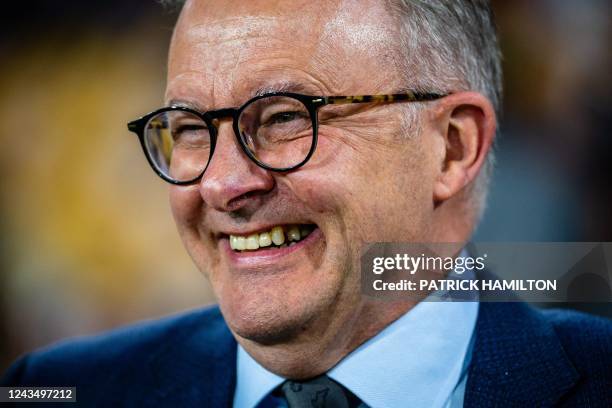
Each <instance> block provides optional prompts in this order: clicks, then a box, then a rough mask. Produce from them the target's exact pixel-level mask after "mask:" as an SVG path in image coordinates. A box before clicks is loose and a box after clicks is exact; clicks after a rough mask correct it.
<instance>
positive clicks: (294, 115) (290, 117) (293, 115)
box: [264, 111, 304, 126]
mask: <svg viewBox="0 0 612 408" xmlns="http://www.w3.org/2000/svg"><path fill="white" fill-rule="evenodd" d="M303 118H304V113H303V112H298V111H288V112H278V113H275V114H273V115H271V116H270V117H269V118H268V119H267V120H266V121H265V123H264V126H269V125H276V124H281V123H287V122H291V121H294V120H300V119H303Z"/></svg>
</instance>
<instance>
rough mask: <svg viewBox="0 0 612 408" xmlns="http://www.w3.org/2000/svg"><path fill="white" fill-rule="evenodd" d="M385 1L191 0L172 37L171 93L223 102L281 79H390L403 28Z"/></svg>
mask: <svg viewBox="0 0 612 408" xmlns="http://www.w3.org/2000/svg"><path fill="white" fill-rule="evenodd" d="M383 3H384V2H381V1H369V0H344V1H339V0H323V1H316V2H313V1H305V2H302V1H269V0H268V1H264V0H261V1H260V0H254V1H253V0H250V1H248V2H245V1H204V0H195V1H188V2H187V4H186V5H185V7H184V8H183V11H182V12H181V16H180V18H179V21H178V22H177V26H176V28H175V32H174V36H173V40H172V44H171V49H170V54H169V62H168V86H167V95H166V96H167V99H193V98H195V99H198V100H199V101H206V103H207V104H209V105H211V104H215V105H218V103H224V104H227V103H230V102H232V101H233V102H235V101H239V100H242V102H243V101H244V97H245V96H247V95H248V94H252V93H253V92H256V91H258V90H261V89H262V88H264V89H265V88H266V87H268V86H271V87H272V88H273V87H274V86H275V85H276V84H279V83H297V84H300V85H301V86H302V88H303V89H304V90H309V89H311V92H316V91H318V92H320V93H321V92H323V93H327V92H333V91H336V92H338V91H342V90H346V91H349V90H351V91H353V92H354V93H356V92H357V91H358V90H357V89H354V90H353V89H351V88H353V87H354V86H355V83H358V82H360V81H361V82H363V78H364V77H365V78H370V81H371V82H384V81H385V80H386V79H387V78H386V75H384V74H382V73H384V72H386V71H389V70H390V69H389V65H391V64H392V61H393V60H394V58H393V52H392V50H394V49H395V42H396V41H397V34H396V29H395V25H394V24H393V19H392V18H391V17H390V16H389V14H388V13H387V10H386V9H385V8H384V7H383ZM372 71H375V72H377V74H378V75H376V76H375V77H374V76H372V75H371V72H372ZM368 72H370V74H369V75H368ZM377 85H378V84H376V83H374V84H365V85H363V87H364V89H363V91H362V93H363V92H364V91H365V90H366V89H365V88H366V87H367V88H368V89H367V92H371V91H372V88H373V87H376V86H377ZM221 100H222V101H221ZM226 106H227V105H226ZM211 107H212V106H206V108H211Z"/></svg>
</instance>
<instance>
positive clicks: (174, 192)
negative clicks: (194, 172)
mask: <svg viewBox="0 0 612 408" xmlns="http://www.w3.org/2000/svg"><path fill="white" fill-rule="evenodd" d="M169 200H170V208H171V209H172V215H173V217H174V221H175V222H176V224H177V226H178V228H179V232H181V234H183V232H184V230H185V229H188V228H195V227H197V225H198V224H199V217H200V215H201V210H202V203H203V201H202V197H201V196H200V191H199V186H197V185H194V186H170V188H169Z"/></svg>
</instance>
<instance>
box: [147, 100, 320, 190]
mask: <svg viewBox="0 0 612 408" xmlns="http://www.w3.org/2000/svg"><path fill="white" fill-rule="evenodd" d="M237 127H238V130H239V137H240V139H241V143H242V144H243V146H244V148H245V149H247V150H248V151H249V153H250V154H251V156H252V158H254V159H255V160H256V161H258V162H259V163H260V164H263V165H265V166H267V167H269V168H272V169H278V170H280V169H286V168H291V167H294V166H297V165H298V164H301V163H302V162H303V161H304V160H305V159H306V158H307V156H308V154H309V152H310V150H311V148H312V144H313V139H314V135H313V120H312V118H311V116H310V113H309V110H308V109H307V108H306V106H305V105H304V104H303V103H302V102H301V101H299V100H297V99H295V98H292V97H288V96H268V97H264V98H260V99H255V100H253V101H252V102H250V103H249V104H248V105H246V106H244V107H243V109H242V111H241V112H240V115H239V117H238V123H237ZM211 131H213V132H214V131H215V130H214V129H212V130H211V129H209V128H208V125H207V124H206V122H205V121H204V120H203V119H202V118H200V117H199V116H198V115H196V114H194V113H191V112H186V111H181V110H170V111H166V112H162V113H159V114H158V115H156V116H154V117H152V118H151V119H150V120H149V121H148V122H147V125H146V126H145V135H144V136H145V138H144V139H145V147H146V149H147V153H148V155H149V157H150V159H151V161H152V162H153V164H154V166H155V167H156V168H157V170H159V171H160V172H161V173H163V174H164V175H165V176H166V177H168V178H170V179H173V180H176V181H190V180H193V179H195V178H197V177H199V176H200V175H201V174H202V172H203V171H204V170H205V169H206V166H207V165H208V162H209V160H210V158H211V150H212V137H211Z"/></svg>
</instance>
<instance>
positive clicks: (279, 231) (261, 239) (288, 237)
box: [229, 225, 313, 251]
mask: <svg viewBox="0 0 612 408" xmlns="http://www.w3.org/2000/svg"><path fill="white" fill-rule="evenodd" d="M286 228H287V232H286V233H285V230H284V229H283V227H281V226H276V227H274V228H272V229H271V230H270V231H265V232H261V233H259V234H250V235H230V237H229V242H230V248H232V249H233V250H236V251H244V250H251V251H252V250H255V249H259V248H262V247H267V246H270V245H272V244H274V245H277V246H280V245H283V244H284V243H285V241H299V240H300V239H302V238H304V237H306V236H307V235H308V234H310V232H311V231H312V228H313V227H312V226H310V225H302V226H298V225H291V226H288V227H286Z"/></svg>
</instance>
